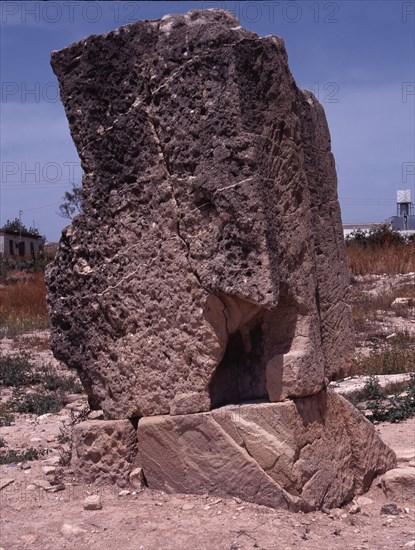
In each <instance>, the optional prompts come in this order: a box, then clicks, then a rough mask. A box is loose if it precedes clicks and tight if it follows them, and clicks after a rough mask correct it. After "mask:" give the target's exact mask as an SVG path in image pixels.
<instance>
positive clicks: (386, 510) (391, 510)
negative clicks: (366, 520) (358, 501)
mask: <svg viewBox="0 0 415 550" xmlns="http://www.w3.org/2000/svg"><path fill="white" fill-rule="evenodd" d="M380 513H381V514H384V515H387V516H399V510H398V507H397V506H396V504H395V503H394V502H390V503H389V504H384V505H383V506H382V508H381V509H380Z"/></svg>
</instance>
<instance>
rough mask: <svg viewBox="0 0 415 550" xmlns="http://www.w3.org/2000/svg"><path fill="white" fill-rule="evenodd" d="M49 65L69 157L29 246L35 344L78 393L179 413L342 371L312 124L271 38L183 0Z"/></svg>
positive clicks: (332, 235)
mask: <svg viewBox="0 0 415 550" xmlns="http://www.w3.org/2000/svg"><path fill="white" fill-rule="evenodd" d="M52 67H53V70H54V72H55V74H56V76H57V77H58V80H59V82H60V92H61V98H62V102H63V104H64V107H65V110H66V114H67V117H68V120H69V124H70V128H71V134H72V137H73V139H74V142H75V145H76V147H77V150H78V152H79V156H80V158H81V161H82V166H83V169H84V172H85V175H84V177H83V212H82V213H81V214H80V215H79V216H77V217H76V218H75V220H74V221H73V223H72V225H71V226H70V227H69V228H68V229H66V230H65V231H64V233H63V236H62V239H61V242H60V245H59V251H58V253H57V255H56V258H55V260H54V261H53V263H52V264H50V265H49V266H48V272H47V285H48V303H49V308H50V314H51V318H52V349H53V351H54V354H55V356H56V357H57V358H59V359H61V360H63V361H64V362H65V363H66V364H67V365H69V366H70V367H72V368H74V369H77V370H78V372H79V373H80V375H81V379H82V382H83V384H84V387H85V390H86V391H87V393H88V397H89V402H90V404H91V406H92V407H93V408H100V409H102V410H103V411H104V414H105V417H106V418H132V417H135V418H138V417H142V416H148V415H161V414H169V413H171V414H174V415H182V414H187V413H196V412H200V411H207V410H209V409H211V408H212V407H218V406H222V405H225V404H228V403H235V402H242V401H247V400H252V399H265V400H270V401H273V402H277V401H282V400H284V399H286V398H287V397H293V398H294V397H301V396H307V395H311V394H316V393H318V392H319V391H320V390H322V389H323V388H324V387H325V385H326V384H327V383H328V381H329V380H331V379H332V378H335V377H338V376H341V375H344V374H345V373H347V371H348V368H349V365H350V363H351V360H352V353H353V338H352V317H351V311H350V307H349V306H348V305H347V302H346V299H345V298H346V295H347V292H348V269H347V263H346V257H345V245H344V239H343V232H342V225H341V217H340V209H339V204H338V197H337V189H336V185H337V182H336V172H335V163H334V158H333V155H332V153H331V144H330V135H329V130H328V127H327V122H326V118H325V115H324V111H323V109H322V107H321V105H320V104H319V103H318V101H317V99H316V98H315V96H314V95H313V94H311V93H310V92H307V91H303V90H301V89H299V88H298V87H297V85H296V84H295V81H294V79H293V77H292V75H291V73H290V70H289V67H288V62H287V53H286V50H285V46H284V42H283V40H282V39H280V38H278V37H275V36H266V37H259V36H258V35H256V34H255V33H253V32H251V31H249V30H246V29H243V28H242V27H241V26H240V24H239V21H238V20H237V19H236V18H235V17H234V16H233V15H232V14H231V13H230V12H228V11H222V10H199V11H198V10H196V11H190V12H189V13H187V14H184V15H171V16H168V17H164V18H163V19H161V20H158V21H137V22H136V23H133V24H131V25H128V26H126V27H121V28H120V29H117V30H116V31H113V32H110V33H107V34H105V35H101V36H91V37H88V38H87V39H84V40H82V41H80V42H78V43H76V44H73V45H71V46H69V47H67V48H65V49H64V50H61V51H59V52H54V53H53V55H52ZM91 74H93V75H94V78H93V79H92V80H91ZM91 235H93V238H91ZM62 297H64V298H65V299H62ZM92 297H93V298H92ZM85 327H88V328H87V330H86V329H85ZM70 406H72V405H68V407H70Z"/></svg>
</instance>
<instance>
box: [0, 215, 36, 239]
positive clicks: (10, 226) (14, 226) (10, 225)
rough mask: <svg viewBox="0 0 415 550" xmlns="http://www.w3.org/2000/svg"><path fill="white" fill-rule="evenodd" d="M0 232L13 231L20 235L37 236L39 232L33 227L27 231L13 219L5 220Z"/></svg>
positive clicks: (20, 223) (17, 220) (17, 219)
mask: <svg viewBox="0 0 415 550" xmlns="http://www.w3.org/2000/svg"><path fill="white" fill-rule="evenodd" d="M0 231H14V232H15V233H20V234H21V235H23V236H24V235H39V236H40V233H39V230H38V229H36V228H35V227H29V229H28V228H27V227H26V226H25V225H24V224H23V223H22V222H21V221H20V220H19V218H15V219H14V220H7V222H6V223H5V224H4V225H3V226H2V227H0Z"/></svg>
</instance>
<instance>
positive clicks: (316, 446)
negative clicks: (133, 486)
mask: <svg viewBox="0 0 415 550" xmlns="http://www.w3.org/2000/svg"><path fill="white" fill-rule="evenodd" d="M137 439H138V449H139V458H140V463H141V464H142V467H143V470H144V473H145V476H146V481H147V484H148V486H149V487H150V488H153V489H159V490H164V491H166V492H184V493H198V494H203V493H206V492H208V493H210V494H216V495H221V496H222V495H229V496H236V497H239V498H242V499H243V500H247V501H250V502H255V503H258V504H264V505H267V506H272V507H275V508H278V507H283V508H292V509H298V508H300V509H303V510H306V511H308V510H314V509H320V508H321V507H322V506H325V507H327V508H332V507H335V506H340V505H341V504H343V503H344V502H346V501H348V500H350V499H351V498H352V497H353V496H354V495H355V494H356V493H357V494H358V493H362V492H364V491H366V490H367V489H368V488H369V487H370V484H371V481H372V479H373V478H374V477H375V476H376V475H378V474H380V473H382V472H384V471H386V470H387V469H388V468H390V467H393V466H394V465H395V463H396V457H395V455H394V453H393V452H392V451H391V450H390V449H389V448H388V447H387V446H386V445H385V444H384V443H383V442H382V441H381V440H380V438H379V437H378V436H377V434H376V432H375V431H374V430H373V426H372V425H371V424H370V423H369V422H368V421H367V420H365V419H364V418H363V417H362V416H361V415H360V413H358V412H357V411H356V409H355V408H354V407H352V405H350V404H349V403H348V402H347V401H346V400H345V399H344V398H342V397H340V396H338V395H336V394H335V393H332V392H326V391H323V392H321V393H320V394H317V395H315V396H312V397H306V398H299V399H295V400H293V401H285V402H283V403H263V404H249V405H240V406H227V407H222V408H219V409H215V410H213V411H211V412H210V413H199V414H194V415H186V416H159V417H147V418H143V419H141V420H140V421H139V424H138V430H137Z"/></svg>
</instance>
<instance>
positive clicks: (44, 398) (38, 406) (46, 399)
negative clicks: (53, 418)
mask: <svg viewBox="0 0 415 550" xmlns="http://www.w3.org/2000/svg"><path fill="white" fill-rule="evenodd" d="M12 406H13V409H14V410H15V411H16V412H19V413H33V414H36V415H41V414H46V413H56V412H59V411H60V410H61V408H62V406H63V399H62V396H61V395H56V394H47V393H25V394H22V393H19V392H14V394H13V400H12Z"/></svg>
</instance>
